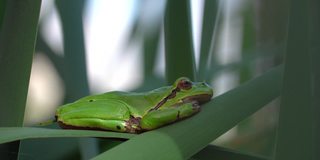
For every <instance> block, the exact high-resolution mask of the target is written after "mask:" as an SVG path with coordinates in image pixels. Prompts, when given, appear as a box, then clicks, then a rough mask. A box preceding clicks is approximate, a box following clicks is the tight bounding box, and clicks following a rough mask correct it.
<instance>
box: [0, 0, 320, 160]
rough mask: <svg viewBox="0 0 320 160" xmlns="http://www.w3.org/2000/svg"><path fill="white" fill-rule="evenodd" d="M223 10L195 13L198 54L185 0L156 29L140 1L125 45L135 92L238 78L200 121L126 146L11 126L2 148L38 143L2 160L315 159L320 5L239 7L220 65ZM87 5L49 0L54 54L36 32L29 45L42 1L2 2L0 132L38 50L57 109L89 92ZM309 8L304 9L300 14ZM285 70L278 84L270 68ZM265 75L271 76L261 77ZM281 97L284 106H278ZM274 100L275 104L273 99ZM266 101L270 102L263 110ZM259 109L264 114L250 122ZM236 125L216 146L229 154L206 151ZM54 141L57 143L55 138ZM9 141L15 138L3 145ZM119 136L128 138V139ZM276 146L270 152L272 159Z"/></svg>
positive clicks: (17, 115) (277, 73)
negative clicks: (54, 20) (49, 70)
mask: <svg viewBox="0 0 320 160" xmlns="http://www.w3.org/2000/svg"><path fill="white" fill-rule="evenodd" d="M226 3H227V2H224V1H216V0H205V1H204V3H203V6H201V7H202V11H203V12H202V15H201V19H202V26H201V27H200V28H201V38H200V44H199V51H195V47H194V38H195V37H193V34H192V32H193V31H194V30H193V28H192V27H193V26H192V23H194V22H193V21H192V18H191V13H192V8H191V7H192V6H191V3H190V1H178V0H177V1H167V2H166V7H165V9H164V12H163V15H162V18H159V20H158V21H153V22H154V23H156V24H155V25H153V27H154V28H151V29H150V28H149V29H148V27H146V26H144V25H145V23H143V21H144V19H143V17H144V16H143V14H146V12H142V10H143V9H144V8H145V7H144V6H143V5H146V4H147V1H141V2H140V3H137V6H136V7H137V10H139V11H138V14H137V15H136V17H134V22H133V25H132V28H131V33H130V34H129V37H128V45H132V44H133V43H137V44H138V45H140V46H141V48H142V51H141V52H142V55H143V56H142V57H141V58H142V60H141V61H142V62H143V68H142V70H143V83H142V84H141V85H140V86H137V87H136V89H135V90H134V91H144V90H149V89H153V88H156V87H160V86H162V85H165V84H166V83H165V82H167V84H168V83H169V84H171V83H172V82H173V81H174V80H175V79H176V78H177V77H180V76H187V77H190V78H191V79H194V80H199V81H202V80H206V81H207V82H209V83H210V82H212V81H215V80H217V79H218V78H219V77H220V75H223V74H232V75H233V76H235V77H236V78H235V79H237V81H236V85H240V86H235V88H234V89H232V90H231V91H229V92H227V93H225V94H223V95H221V96H217V97H216V98H214V99H213V100H212V101H211V102H210V103H208V104H206V105H204V106H203V111H202V112H200V113H199V114H198V115H196V116H194V117H192V118H189V119H186V120H184V121H181V122H179V123H175V124H173V125H170V126H166V127H163V128H160V129H158V130H155V131H150V132H146V133H143V134H141V135H137V136H135V137H133V138H132V139H130V140H128V141H123V140H117V139H98V138H80V139H77V138H58V139H40V138H41V137H66V134H67V133H68V135H67V136H70V137H87V136H88V135H90V134H91V132H86V131H74V132H71V133H69V131H64V130H58V131H57V132H55V131H56V130H55V128H57V126H54V125H53V126H50V127H49V128H53V129H48V131H49V132H50V133H51V134H48V135H46V134H44V135H45V136H44V135H42V134H41V135H39V134H40V133H41V132H39V131H40V130H41V129H39V130H37V129H35V130H33V129H32V128H16V129H18V130H19V129H21V131H20V132H13V133H11V132H8V131H10V129H7V128H0V136H1V138H2V140H3V141H2V142H9V141H12V140H18V139H24V138H26V137H24V136H25V134H26V133H28V134H29V135H31V136H30V137H29V138H31V137H32V138H36V139H31V140H29V139H28V140H23V141H22V144H21V147H20V151H18V147H19V141H16V142H15V143H6V144H4V145H3V144H1V146H0V149H1V157H0V158H3V157H2V154H3V155H10V154H11V157H16V156H18V153H19V158H20V159H80V158H82V159H89V158H92V157H94V156H96V155H98V154H99V153H102V154H100V155H99V156H97V157H95V159H105V158H112V159H121V158H130V159H143V158H146V157H148V158H152V159H163V158H165V157H167V158H170V159H172V158H173V159H189V158H191V159H213V158H215V159H229V158H230V159H256V160H260V159H261V160H262V159H268V158H271V159H272V158H273V156H274V158H275V159H302V158H306V157H308V159H314V160H316V159H319V157H320V156H319V155H320V154H319V153H317V152H316V151H318V150H319V148H320V147H319V144H320V143H316V142H319V139H320V136H318V135H320V134H319V133H320V130H319V129H318V128H320V127H319V122H320V120H319V119H320V116H319V106H320V105H319V98H318V97H319V86H320V85H319V82H320V80H319V75H320V74H319V69H318V68H319V65H318V64H319V63H318V62H319V60H320V59H319V56H318V55H319V54H318V52H319V47H318V46H320V45H319V42H320V41H319V37H320V34H319V33H320V32H319V26H320V25H319V24H320V23H319V15H320V14H319V13H320V11H319V2H317V1H316V0H307V1H298V0H292V1H289V0H285V1H281V2H280V1H276V0H271V1H263V0H257V1H253V0H246V1H243V2H239V6H237V7H238V12H237V13H238V14H236V17H238V18H239V19H241V20H242V21H241V22H242V23H240V24H242V26H241V27H240V29H241V36H240V38H239V39H236V40H237V41H238V42H237V43H238V44H240V47H239V48H240V49H239V53H240V54H239V55H236V54H234V55H233V56H238V59H235V60H233V61H230V62H227V63H225V62H221V58H219V57H221V56H222V55H223V54H224V53H222V52H223V51H221V49H219V46H221V43H222V41H223V40H221V38H220V37H223V36H227V35H222V33H225V31H224V27H225V26H226V24H225V21H226V19H228V18H230V17H227V16H228V15H227V14H226V10H228V9H230V8H227V9H226V8H224V7H226V6H228V5H227V4H226ZM228 3H230V2H228ZM86 5H87V3H86V1H84V0H81V1H77V0H69V1H63V0H56V1H55V7H56V9H57V11H58V13H59V18H60V22H61V28H62V31H63V34H62V35H63V46H64V48H63V56H62V55H61V54H60V53H57V51H56V50H53V49H52V48H51V46H50V45H49V44H48V43H47V42H46V40H45V37H46V35H44V33H42V32H38V35H37V38H36V31H37V21H38V16H39V11H40V10H39V9H40V1H19V0H13V1H7V0H3V1H0V38H1V41H0V74H1V76H0V93H1V94H0V115H1V121H0V124H1V127H8V126H21V124H22V119H23V114H24V110H25V99H26V96H27V93H26V91H27V84H28V82H29V75H30V68H31V62H32V53H33V49H34V47H35V48H36V51H37V52H41V53H39V54H45V55H46V56H47V57H48V58H49V59H50V61H51V62H52V64H53V66H54V67H55V69H56V70H57V72H58V75H59V76H60V78H61V79H62V81H63V85H64V86H65V93H66V94H65V98H64V103H67V102H70V101H73V100H76V99H78V98H80V97H82V96H85V95H88V94H89V93H90V92H89V85H88V75H87V71H86V66H87V64H86V56H85V55H86V54H85V52H86V51H85V50H86V49H85V39H84V38H85V37H84V29H83V14H84V13H85V12H84V11H85V10H84V9H85V8H86ZM30 8H31V9H30ZM308 8H311V10H310V11H308ZM235 10H237V9H235ZM289 11H290V12H289ZM10 17H11V18H10ZM289 17H290V21H289V19H288V18H289ZM101 21H104V20H101ZM42 23H43V21H40V23H39V27H40V28H43V27H45V26H44V25H43V24H42ZM229 23H230V22H229ZM234 23H235V24H236V22H233V23H231V25H230V24H229V26H233V24H234ZM22 26H23V27H22ZM146 28H147V29H146ZM22 33H23V34H22ZM161 37H163V39H164V46H165V62H164V63H165V76H163V75H158V74H156V73H155V68H156V64H157V63H159V60H158V57H159V54H160V53H159V48H161V43H162V42H161ZM231 37H232V36H231ZM235 37H236V36H235ZM232 38H234V37H232ZM35 44H36V45H35ZM229 45H230V44H229ZM231 45H233V44H231ZM228 47H229V48H232V47H234V46H228ZM22 53H23V54H22ZM195 53H199V59H196V58H195V57H196V54H195ZM284 53H285V60H284V61H283V59H284ZM283 63H284V72H283V74H284V79H283V81H282V82H283V85H281V83H280V82H281V80H282V79H281V78H282V69H281V67H277V68H276V67H274V66H277V65H278V64H283ZM196 64H198V66H196ZM270 68H274V69H272V71H270V72H265V71H267V70H269V69H270ZM17 75H18V76H17ZM257 75H262V76H261V77H257ZM249 80H250V81H249ZM248 81H249V82H248ZM16 84H17V85H16ZM281 86H283V87H281ZM215 87H216V86H215ZM215 87H214V88H215ZM217 88H218V87H217ZM280 93H281V94H282V99H280V98H277V97H279V95H280ZM275 98H277V99H276V101H273V100H274V99H275ZM271 101H273V103H270V104H269V105H268V106H266V107H264V106H265V105H266V104H267V103H269V102H271ZM279 101H281V109H280V124H279V127H278V131H277V130H276V125H277V120H274V121H273V122H270V123H268V120H270V119H272V118H275V119H277V114H278V108H279V106H278V103H279ZM262 107H264V109H262V110H260V111H258V112H257V113H256V114H254V113H255V112H256V111H257V110H259V109H260V108H262ZM252 114H253V116H250V115H252ZM237 124H240V125H238V126H237ZM234 126H236V128H234V130H235V131H236V135H234V136H231V137H229V139H228V140H227V141H224V142H223V143H220V145H221V146H224V147H228V148H232V149H233V150H231V149H227V148H221V147H217V146H212V145H210V142H211V141H213V140H215V139H216V138H218V137H219V136H220V135H221V134H223V133H225V132H227V131H228V130H229V129H230V128H232V127H234ZM314 128H315V129H314ZM11 129H13V128H11ZM313 129H314V130H313ZM46 131H47V130H46ZM92 132H94V131H92ZM8 133H10V134H8ZM61 133H64V135H63V136H62V135H59V134H61ZM89 133H90V134H89ZM105 133H106V135H105V136H102V137H110V136H108V135H113V136H115V137H120V138H121V136H120V134H117V133H112V132H105ZM99 134H101V132H97V133H93V135H96V136H94V137H98V136H97V135H99ZM10 136H14V137H15V138H16V139H10ZM113 136H111V137H113ZM122 136H128V137H126V138H131V137H130V135H126V134H124V135H122ZM276 136H277V138H276ZM99 137H100V136H99ZM11 138H12V137H11ZM27 138H28V137H27ZM122 138H123V137H122ZM47 144H50V145H47ZM146 144H147V145H146ZM275 144H276V145H277V147H276V150H275V152H274V149H275V147H274V145H275ZM44 145H46V147H43V146H44ZM48 151H50V152H48ZM250 152H253V153H254V154H251V153H250ZM123 153H125V154H123ZM12 155H13V156H12ZM257 155H262V156H257ZM266 157H268V158H266Z"/></svg>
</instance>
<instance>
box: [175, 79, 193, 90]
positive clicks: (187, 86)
mask: <svg viewBox="0 0 320 160" xmlns="http://www.w3.org/2000/svg"><path fill="white" fill-rule="evenodd" d="M178 88H180V89H183V90H188V89H190V88H192V82H190V81H189V80H186V79H182V80H180V81H179V83H178Z"/></svg>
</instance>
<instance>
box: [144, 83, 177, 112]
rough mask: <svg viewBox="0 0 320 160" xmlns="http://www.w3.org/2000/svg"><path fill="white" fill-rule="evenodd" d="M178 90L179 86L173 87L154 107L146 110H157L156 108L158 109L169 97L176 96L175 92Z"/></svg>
mask: <svg viewBox="0 0 320 160" xmlns="http://www.w3.org/2000/svg"><path fill="white" fill-rule="evenodd" d="M179 91H180V88H179V87H177V88H175V89H173V90H172V91H171V93H170V94H169V95H168V96H166V97H164V98H163V99H162V100H161V101H160V102H159V103H158V104H157V105H156V106H155V107H153V108H151V109H150V110H149V111H148V112H151V111H154V110H158V109H159V108H160V107H161V106H163V105H164V104H165V103H166V102H167V101H168V100H169V99H171V98H174V97H175V96H176V94H177V92H179Z"/></svg>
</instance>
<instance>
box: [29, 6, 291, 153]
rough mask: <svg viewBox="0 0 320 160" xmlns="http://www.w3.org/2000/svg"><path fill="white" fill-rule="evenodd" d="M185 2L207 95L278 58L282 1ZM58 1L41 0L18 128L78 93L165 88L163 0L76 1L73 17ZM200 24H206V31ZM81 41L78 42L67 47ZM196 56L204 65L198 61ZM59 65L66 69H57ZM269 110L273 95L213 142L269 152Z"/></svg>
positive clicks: (272, 114) (273, 120) (273, 114)
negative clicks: (205, 55) (207, 86)
mask: <svg viewBox="0 0 320 160" xmlns="http://www.w3.org/2000/svg"><path fill="white" fill-rule="evenodd" d="M190 2H191V3H190V4H191V20H192V36H193V45H194V53H195V55H194V59H195V65H196V69H197V72H196V74H197V75H196V77H197V78H196V79H197V80H199V81H203V80H205V81H206V82H207V83H209V84H210V85H211V86H212V87H213V88H214V90H215V96H218V95H220V94H223V93H224V92H226V91H228V90H230V89H232V88H234V87H236V86H238V85H240V84H241V83H244V82H246V81H248V80H250V79H252V78H253V77H256V76H257V75H259V74H261V73H263V72H264V71H266V70H268V69H269V68H270V67H273V66H275V65H277V64H279V63H281V61H282V59H283V57H282V55H283V52H284V45H285V43H284V40H285V36H286V25H287V18H288V16H287V8H288V5H287V3H286V2H278V1H276V0H270V1H263V0H221V1H218V0H212V1H210V0H207V1H206V0H191V1H190ZM59 3H64V2H55V1H53V0H45V1H42V6H41V15H40V22H39V32H38V39H37V46H36V54H35V56H34V61H33V66H32V73H31V79H30V85H29V93H28V100H27V108H26V113H25V121H24V122H25V126H31V125H36V124H38V123H40V122H43V121H46V120H48V119H51V118H53V117H54V113H55V109H56V108H57V107H58V106H59V105H61V104H64V103H67V102H70V101H72V100H75V99H77V98H80V97H81V96H85V95H88V94H98V93H104V92H108V91H112V90H123V91H146V90H149V89H154V88H157V87H160V86H163V85H167V83H166V80H165V54H164V51H165V49H164V47H165V46H164V33H163V17H164V11H165V4H166V1H165V0H158V1H150V0H117V1H102V0H90V1H79V2H78V3H79V4H77V5H74V6H72V7H74V10H72V11H71V12H74V13H75V14H76V13H80V15H81V14H82V17H81V16H80V19H79V14H78V18H74V17H72V15H69V16H68V13H69V12H70V11H68V9H66V8H64V7H63V6H62V5H61V4H59ZM65 3H67V2H65ZM59 5H60V6H59ZM69 10H70V8H69ZM77 10H79V12H76V11H77ZM79 22H80V23H79ZM81 24H82V25H81ZM181 27H183V26H181ZM206 27H207V28H208V27H209V28H210V27H211V28H213V29H212V30H211V31H210V32H208V31H206ZM77 30H79V31H77ZM79 33H82V35H81V34H79ZM70 34H71V35H72V34H75V36H73V37H72V36H70ZM68 35H69V36H68ZM70 37H72V38H70ZM82 39H83V45H82V46H81V45H74V46H72V45H73V42H76V41H77V40H80V41H81V40H82ZM80 44H81V43H80ZM205 44H207V46H210V47H205ZM208 44H209V45H208ZM69 46H71V47H69ZM72 47H73V48H72ZM70 48H71V49H70ZM67 51H68V52H69V51H72V53H69V54H68V55H67V54H66V53H67ZM202 52H208V53H209V54H210V56H209V58H208V59H201V55H202V54H203V53H202ZM70 57H72V58H70ZM72 59H73V60H72ZM74 59H75V60H74ZM183 60H184V58H183V57H181V61H183ZM204 60H205V61H208V62H209V63H208V64H209V67H207V66H203V65H202V64H204V63H202V62H203V61H204ZM177 63H179V62H177ZM205 64H206V63H205ZM65 66H68V67H69V68H73V69H71V70H68V71H65V70H64V69H63V67H65ZM79 66H80V67H79ZM204 68H209V69H204ZM81 75H82V77H81ZM83 76H84V77H83ZM78 80H79V81H78ZM72 82H74V83H72ZM69 86H71V87H70V88H68V87H69ZM79 90H80V91H79ZM75 92H76V93H75ZM257 93H259V91H257ZM239 105H241V104H239ZM277 114H278V100H274V101H273V102H272V103H270V104H269V105H268V106H266V107H264V108H263V109H262V110H260V111H259V112H257V113H255V114H254V115H253V116H252V117H250V118H248V119H247V120H245V121H243V122H242V123H240V124H239V125H238V126H237V127H234V128H233V129H231V130H230V131H229V132H227V133H226V134H225V135H223V136H221V137H220V138H219V139H217V140H216V141H214V142H213V143H214V144H218V145H222V146H226V147H229V148H234V149H240V150H242V151H245V152H254V153H257V154H262V155H266V156H271V154H272V150H273V145H274V138H275V124H277ZM226 116H228V115H226Z"/></svg>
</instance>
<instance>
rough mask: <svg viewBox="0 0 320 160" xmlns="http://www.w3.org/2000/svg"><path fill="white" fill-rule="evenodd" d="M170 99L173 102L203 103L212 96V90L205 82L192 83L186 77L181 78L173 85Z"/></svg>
mask: <svg viewBox="0 0 320 160" xmlns="http://www.w3.org/2000/svg"><path fill="white" fill-rule="evenodd" d="M173 88H174V89H173V91H172V95H171V97H170V99H171V98H172V100H174V101H180V102H181V101H182V102H190V101H196V102H198V103H200V104H202V103H205V102H207V101H209V100H210V99H211V97H212V96H213V90H212V88H211V87H210V86H209V85H208V84H206V83H205V82H192V81H191V80H190V79H188V78H186V77H181V78H179V79H177V80H176V81H175V83H174V84H173Z"/></svg>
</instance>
